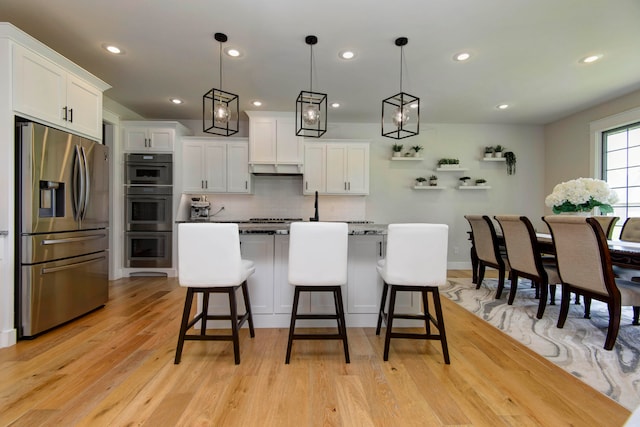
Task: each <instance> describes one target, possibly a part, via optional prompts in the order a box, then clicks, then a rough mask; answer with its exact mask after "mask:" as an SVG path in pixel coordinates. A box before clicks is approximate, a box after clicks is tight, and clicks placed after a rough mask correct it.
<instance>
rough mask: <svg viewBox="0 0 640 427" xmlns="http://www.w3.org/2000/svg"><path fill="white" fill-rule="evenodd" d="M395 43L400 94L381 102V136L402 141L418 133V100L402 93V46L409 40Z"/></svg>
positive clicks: (398, 40) (404, 39)
mask: <svg viewBox="0 0 640 427" xmlns="http://www.w3.org/2000/svg"><path fill="white" fill-rule="evenodd" d="M395 43H396V46H399V47H400V93H398V94H396V95H393V96H390V97H389V98H387V99H384V100H383V101H382V136H386V137H387V138H393V139H403V138H409V137H411V136H416V135H418V134H419V133H420V98H418V97H416V96H413V95H409V94H408V93H405V92H403V91H402V61H403V59H404V46H406V45H407V43H409V39H408V38H406V37H398V38H397V39H396V42H395ZM414 116H415V117H414Z"/></svg>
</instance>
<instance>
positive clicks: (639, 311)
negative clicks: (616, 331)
mask: <svg viewBox="0 0 640 427" xmlns="http://www.w3.org/2000/svg"><path fill="white" fill-rule="evenodd" d="M638 317H640V307H638V306H636V305H634V306H633V322H631V324H632V325H640V322H638Z"/></svg>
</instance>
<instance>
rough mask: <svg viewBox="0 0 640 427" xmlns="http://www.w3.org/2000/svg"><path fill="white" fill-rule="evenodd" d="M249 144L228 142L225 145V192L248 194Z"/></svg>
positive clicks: (249, 186)
mask: <svg viewBox="0 0 640 427" xmlns="http://www.w3.org/2000/svg"><path fill="white" fill-rule="evenodd" d="M250 178H251V176H250V175H249V144H248V143H246V142H230V143H228V144H227V192H228V193H250V192H251V179H250Z"/></svg>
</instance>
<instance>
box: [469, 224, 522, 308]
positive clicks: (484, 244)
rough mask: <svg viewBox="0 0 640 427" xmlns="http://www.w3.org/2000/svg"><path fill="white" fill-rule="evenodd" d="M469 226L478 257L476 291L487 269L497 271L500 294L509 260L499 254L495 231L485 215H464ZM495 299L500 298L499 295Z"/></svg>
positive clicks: (508, 268)
mask: <svg viewBox="0 0 640 427" xmlns="http://www.w3.org/2000/svg"><path fill="white" fill-rule="evenodd" d="M464 217H465V218H466V219H467V221H469V225H470V226H471V234H472V235H473V237H472V239H473V247H474V248H475V250H476V255H477V257H478V282H477V283H476V289H480V286H481V285H482V281H483V280H484V274H485V270H486V268H487V267H491V268H495V269H496V270H498V292H500V293H501V292H502V289H503V288H504V279H505V276H506V272H507V271H509V270H510V268H511V267H510V265H509V260H508V259H507V257H506V256H504V255H502V254H501V252H500V245H499V244H498V238H497V235H496V229H495V227H494V225H493V222H492V221H491V218H489V217H488V216H486V215H465V216H464ZM498 292H497V293H496V298H500V295H499V293H498Z"/></svg>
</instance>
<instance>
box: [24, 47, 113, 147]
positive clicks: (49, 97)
mask: <svg viewBox="0 0 640 427" xmlns="http://www.w3.org/2000/svg"><path fill="white" fill-rule="evenodd" d="M13 76H14V85H13V109H14V110H15V111H16V112H17V113H19V114H23V115H25V116H26V117H29V118H34V119H37V120H40V121H44V122H47V123H49V124H52V125H54V126H57V127H62V128H65V129H68V130H70V131H72V132H74V133H79V134H83V135H85V136H88V137H90V138H92V139H98V140H101V139H102V90H103V89H102V88H98V87H96V86H95V85H92V84H91V83H89V82H87V81H86V80H84V79H82V78H80V77H78V76H77V75H75V74H73V73H71V72H69V71H67V70H66V69H65V68H64V67H62V66H59V65H57V64H56V63H54V62H52V61H50V60H49V59H47V58H45V57H43V56H41V55H40V54H38V53H36V52H34V51H32V50H30V49H27V48H25V47H23V46H20V45H18V44H14V45H13Z"/></svg>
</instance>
